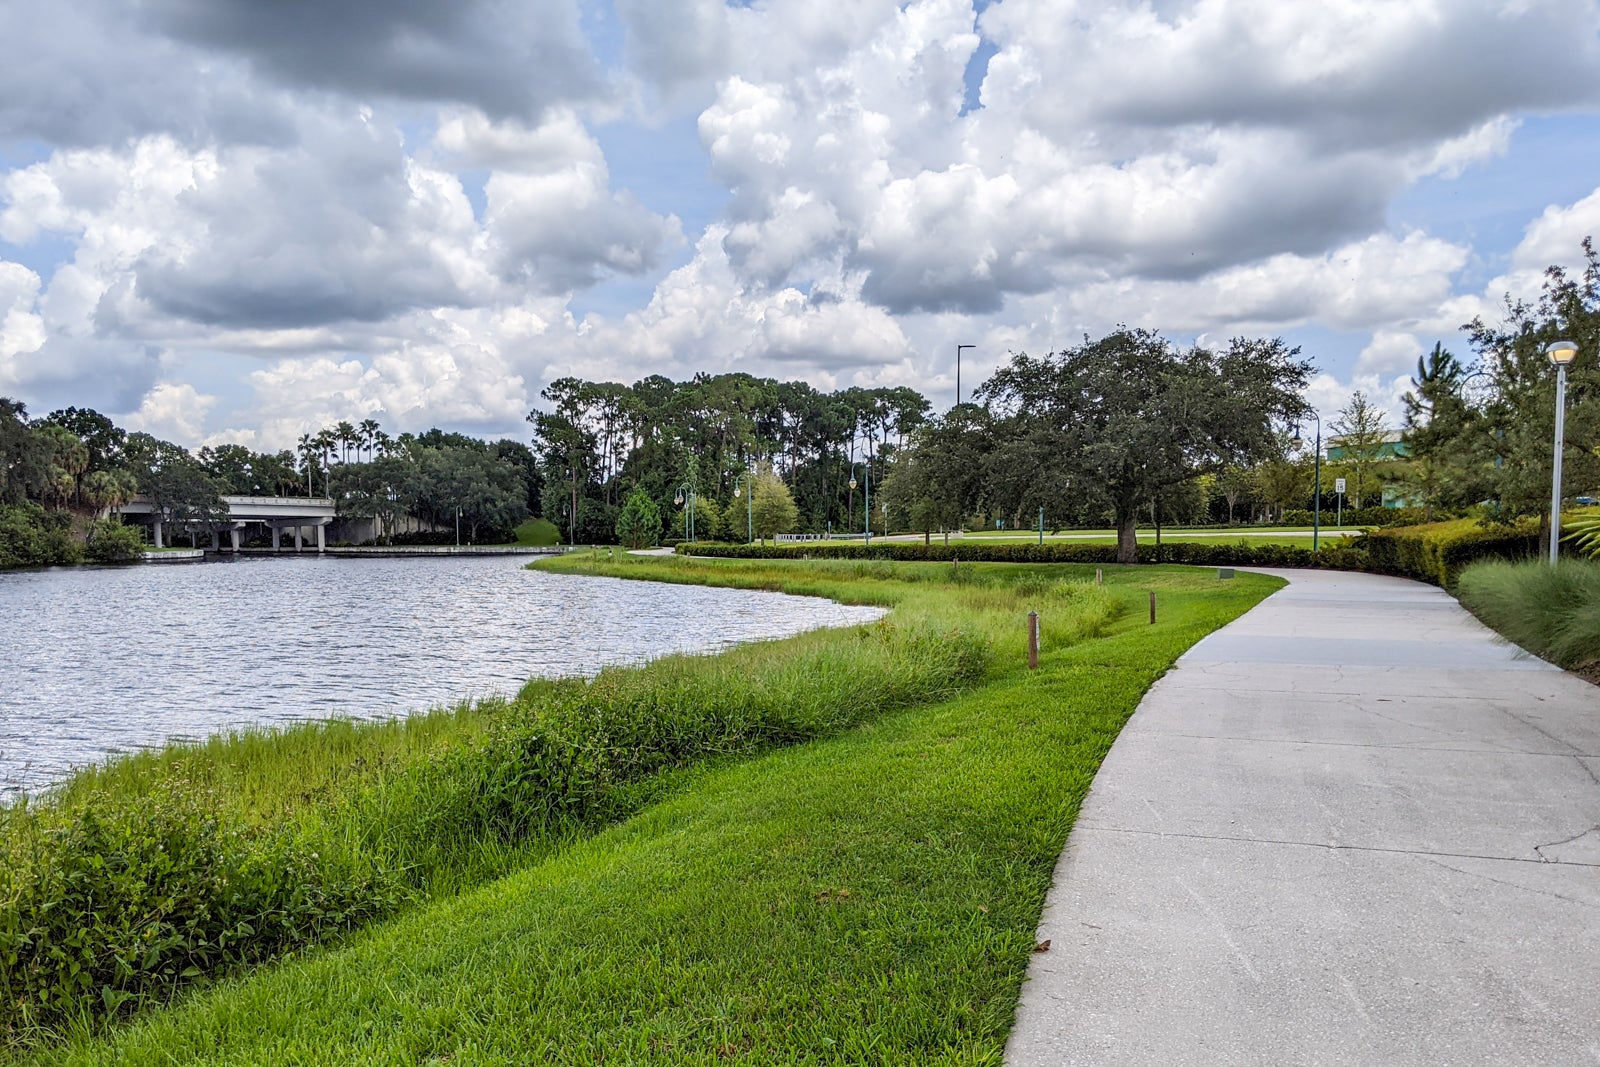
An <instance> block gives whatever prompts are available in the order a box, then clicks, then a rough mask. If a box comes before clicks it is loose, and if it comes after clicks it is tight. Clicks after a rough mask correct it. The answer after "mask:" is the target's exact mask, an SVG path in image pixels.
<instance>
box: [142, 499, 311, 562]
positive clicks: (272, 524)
mask: <svg viewBox="0 0 1600 1067" xmlns="http://www.w3.org/2000/svg"><path fill="white" fill-rule="evenodd" d="M222 502H223V503H224V504H226V505H227V506H228V517H227V518H226V519H223V520H221V521H219V522H212V523H201V524H196V525H203V526H206V527H208V528H209V531H210V533H211V547H212V548H213V549H215V550H220V549H221V547H222V543H221V542H222V534H223V532H226V533H227V534H228V541H229V545H230V548H231V549H232V550H233V551H234V552H237V551H239V541H240V538H239V534H240V532H241V531H243V530H244V529H245V527H247V526H249V525H251V524H252V523H259V524H261V525H263V526H266V527H268V528H269V529H271V530H272V550H273V551H274V552H277V551H279V550H280V548H281V544H282V538H283V532H284V531H285V530H289V531H291V532H292V533H293V536H294V550H295V551H296V552H299V551H301V550H302V549H303V548H304V547H306V545H305V542H306V541H307V540H308V539H309V537H310V534H309V531H312V530H315V531H316V533H315V537H316V542H317V551H318V552H321V551H323V550H324V549H325V548H326V547H327V544H326V534H325V530H326V527H327V526H328V524H329V523H331V522H333V520H334V517H335V512H334V506H333V501H332V500H330V499H328V498H326V497H314V496H225V497H223V498H222ZM120 510H121V513H122V517H123V519H124V520H126V521H129V522H138V523H143V524H145V525H150V526H154V527H155V530H154V531H153V532H154V541H155V547H157V548H164V547H165V544H164V543H163V540H162V535H163V534H164V532H165V531H164V530H163V527H164V526H165V525H166V524H165V522H164V521H163V520H162V517H161V513H160V512H159V511H158V510H156V506H155V504H154V502H153V501H151V499H150V498H149V497H147V496H136V497H134V498H133V499H132V500H131V501H129V502H128V503H126V504H124V505H123V506H122V508H121V509H120Z"/></svg>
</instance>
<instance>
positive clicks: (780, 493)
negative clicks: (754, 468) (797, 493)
mask: <svg viewBox="0 0 1600 1067" xmlns="http://www.w3.org/2000/svg"><path fill="white" fill-rule="evenodd" d="M750 493H751V501H752V507H753V508H754V515H755V528H756V531H755V532H756V536H757V537H759V538H761V539H762V540H765V539H766V538H768V537H772V536H775V535H777V534H781V533H792V532H793V531H794V527H795V523H796V522H797V521H799V518H800V512H799V509H798V508H796V507H795V504H794V497H793V496H791V495H790V494H789V487H788V486H787V485H785V484H783V479H782V478H779V477H778V476H777V475H776V474H773V473H772V472H771V471H770V470H768V471H762V472H761V473H760V474H757V475H756V477H755V485H754V486H753V487H752V488H751V490H750Z"/></svg>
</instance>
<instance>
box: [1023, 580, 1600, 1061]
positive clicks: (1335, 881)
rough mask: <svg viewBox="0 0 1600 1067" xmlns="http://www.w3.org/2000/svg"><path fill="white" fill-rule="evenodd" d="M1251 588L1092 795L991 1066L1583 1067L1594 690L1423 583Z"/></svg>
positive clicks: (1596, 746) (1594, 840) (1599, 944)
mask: <svg viewBox="0 0 1600 1067" xmlns="http://www.w3.org/2000/svg"><path fill="white" fill-rule="evenodd" d="M1267 573H1272V574H1277V575H1279V576H1280V577H1283V578H1286V579H1288V580H1289V582H1290V584H1289V585H1288V586H1287V587H1286V588H1284V589H1282V590H1280V591H1279V592H1277V593H1274V594H1273V595H1272V596H1270V597H1268V598H1267V599H1266V600H1264V601H1263V602H1262V603H1261V604H1260V605H1258V606H1257V607H1256V608H1254V609H1252V610H1251V611H1249V612H1247V613H1246V614H1245V615H1243V616H1241V617H1240V618H1239V619H1237V620H1235V621H1234V622H1233V623H1231V624H1229V625H1228V626H1226V627H1223V628H1222V629H1220V630H1218V631H1216V632H1215V633H1213V634H1211V635H1210V636H1208V637H1206V638H1204V639H1203V640H1201V641H1200V642H1199V643H1197V644H1196V645H1195V646H1194V647H1193V648H1192V649H1190V650H1189V652H1188V653H1186V654H1185V655H1184V656H1183V657H1181V658H1180V659H1179V661H1178V663H1177V665H1176V666H1175V667H1174V669H1172V670H1171V671H1169V672H1168V673H1167V674H1166V675H1165V676H1164V677H1163V678H1162V679H1161V680H1160V681H1158V682H1157V683H1156V684H1155V685H1154V686H1153V687H1152V688H1151V689H1150V692H1149V693H1147V694H1146V696H1145V698H1144V700H1143V701H1142V702H1141V703H1140V705H1139V708H1138V710H1137V711H1136V712H1135V713H1134V715H1133V717H1132V718H1131V719H1130V720H1129V722H1128V725H1127V726H1126V727H1125V728H1124V730H1123V732H1122V734H1121V735H1120V736H1119V737H1118V739H1117V741H1116V743H1115V745H1113V747H1112V749H1111V751H1110V753H1109V754H1108V756H1107V758H1106V760H1105V763H1104V764H1103V765H1102V767H1101V769H1100V771H1099V774H1098V775H1097V776H1096V778H1095V781H1094V784H1093V786H1092V787H1091V788H1090V791H1089V795H1088V797H1087V798H1086V800H1085V803H1084V807H1083V810H1082V812H1081V814H1080V815H1079V817H1078V820H1077V823H1076V825H1075V826H1074V828H1073V830H1072V833H1071V835H1070V837H1069V839H1068V841H1067V846H1066V849H1065V851H1064V852H1063V854H1062V857H1061V860H1060V863H1059V864H1058V866H1057V868H1056V872H1055V880H1054V884H1053V886H1052V888H1051V890H1050V892H1049V895H1048V897H1047V899H1046V903H1045V909H1044V914H1043V917H1042V919H1041V924H1040V930H1039V938H1040V939H1041V940H1049V941H1050V942H1051V945H1050V948H1049V949H1048V951H1045V952H1041V953H1038V954H1036V955H1035V956H1034V958H1033V962H1032V965H1031V966H1030V968H1029V971H1028V977H1027V981H1026V982H1025V983H1024V985H1023V989H1022V997H1021V1002H1020V1004H1019V1006H1018V1010H1017V1016H1016V1023H1015V1026H1014V1028H1013V1031H1012V1034H1011V1038H1010V1041H1009V1043H1008V1045H1007V1048H1006V1055H1005V1062H1006V1064H1008V1065H1011V1067H1043V1065H1049V1067H1059V1065H1068V1064H1073V1065H1076V1064H1094V1065H1124V1064H1126V1065H1134V1064H1138V1065H1156V1064H1159V1065H1172V1067H1177V1065H1186V1064H1197V1065H1198V1064H1262V1065H1267V1064H1271V1065H1274V1067H1277V1065H1288V1064H1373V1065H1413V1064H1415V1065H1433V1064H1438V1065H1446V1064H1448V1065H1464V1064H1495V1065H1514V1064H1529V1065H1532V1064H1541V1065H1543V1064H1583V1063H1594V1064H1600V993H1597V991H1596V990H1597V988H1600V986H1597V981H1600V979H1597V975H1600V689H1597V688H1596V687H1594V686H1592V685H1590V684H1588V683H1587V682H1584V681H1583V680H1581V679H1579V678H1577V677H1575V676H1573V675H1570V674H1567V673H1566V672H1564V671H1561V670H1559V669H1557V668H1555V667H1552V666H1550V665H1549V664H1547V663H1545V662H1543V661H1542V660H1539V659H1537V658H1535V657H1533V656H1530V655H1529V654H1528V653H1526V652H1523V651H1522V650H1521V649H1518V648H1516V647H1515V646H1513V645H1510V644H1508V643H1507V642H1505V641H1504V640H1503V639H1501V638H1499V637H1498V636H1496V635H1495V634H1494V633H1493V632H1492V631H1490V630H1489V629H1487V628H1486V627H1484V626H1483V625H1482V624H1481V623H1479V622H1478V621H1477V620H1476V619H1474V618H1473V617H1472V616H1471V615H1470V614H1468V613H1467V612H1466V611H1465V610H1464V609H1462V608H1461V607H1460V606H1459V605H1458V604H1457V603H1456V601H1455V600H1454V598H1452V597H1450V596H1449V595H1448V594H1446V593H1444V592H1443V591H1441V590H1438V589H1435V588H1433V587H1431V586H1426V585H1422V584H1419V583H1415V582H1409V581H1405V580H1403V579H1396V578H1384V577H1379V576H1376V575H1366V574H1351V573H1342V572H1325V571H1268V572H1267Z"/></svg>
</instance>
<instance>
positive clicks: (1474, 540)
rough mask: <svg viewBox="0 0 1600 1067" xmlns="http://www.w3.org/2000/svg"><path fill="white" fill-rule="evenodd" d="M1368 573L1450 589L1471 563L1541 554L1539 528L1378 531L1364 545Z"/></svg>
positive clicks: (1440, 525) (1462, 524)
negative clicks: (1387, 575) (1412, 579)
mask: <svg viewBox="0 0 1600 1067" xmlns="http://www.w3.org/2000/svg"><path fill="white" fill-rule="evenodd" d="M1360 547H1361V549H1362V550H1363V552H1364V553H1365V555H1366V557H1367V564H1366V566H1365V567H1364V568H1363V569H1364V570H1369V571H1376V572H1377V573H1379V574H1395V575H1399V576H1401V577H1403V578H1416V579H1418V580H1419V581H1424V582H1432V583H1433V584H1434V585H1442V586H1444V587H1445V588H1446V589H1448V588H1450V587H1452V586H1454V585H1455V582H1456V579H1457V578H1458V577H1460V575H1461V572H1462V570H1463V569H1465V568H1466V566H1467V565H1468V564H1470V563H1475V562H1477V561H1478V560H1481V559H1502V560H1519V559H1527V558H1529V557H1531V556H1536V555H1538V553H1539V530H1538V527H1536V526H1534V525H1532V524H1528V523H1523V524H1519V525H1515V526H1483V525H1480V524H1479V523H1478V522H1476V521H1475V520H1473V519H1456V520H1454V521H1452V522H1434V523H1429V524H1427V525H1425V526H1407V527H1398V528H1395V529H1390V530H1374V531H1372V532H1371V533H1369V534H1367V535H1366V536H1365V537H1363V538H1361V540H1360Z"/></svg>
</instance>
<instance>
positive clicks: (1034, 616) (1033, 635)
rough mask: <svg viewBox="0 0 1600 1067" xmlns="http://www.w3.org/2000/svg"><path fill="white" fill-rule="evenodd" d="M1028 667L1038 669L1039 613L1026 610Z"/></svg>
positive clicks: (1031, 669)
mask: <svg viewBox="0 0 1600 1067" xmlns="http://www.w3.org/2000/svg"><path fill="white" fill-rule="evenodd" d="M1028 669H1029V670H1030V671H1036V670H1038V669H1039V613H1038V612H1037V611H1030V612H1028Z"/></svg>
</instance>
